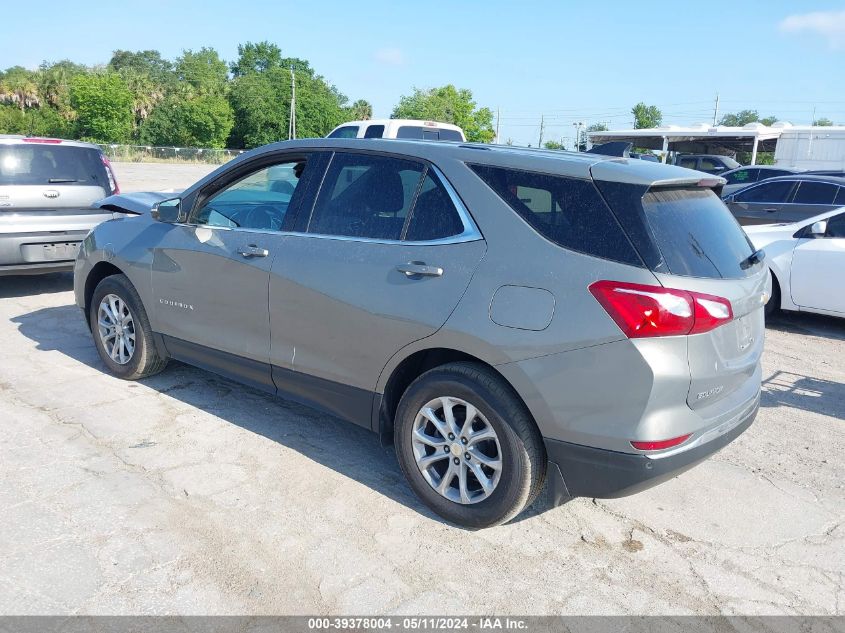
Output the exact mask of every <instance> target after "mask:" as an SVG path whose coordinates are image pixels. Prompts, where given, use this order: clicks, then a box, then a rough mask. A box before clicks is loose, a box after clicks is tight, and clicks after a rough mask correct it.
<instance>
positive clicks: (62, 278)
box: [0, 272, 73, 299]
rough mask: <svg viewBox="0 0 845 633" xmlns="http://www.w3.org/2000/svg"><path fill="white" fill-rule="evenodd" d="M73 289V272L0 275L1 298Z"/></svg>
mask: <svg viewBox="0 0 845 633" xmlns="http://www.w3.org/2000/svg"><path fill="white" fill-rule="evenodd" d="M68 290H73V273H70V272H67V273H49V274H46V275H10V276H8V277H6V276H3V277H0V299H11V298H13V297H26V296H29V295H42V294H48V293H54V292H67V291H68Z"/></svg>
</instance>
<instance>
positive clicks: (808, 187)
mask: <svg viewBox="0 0 845 633" xmlns="http://www.w3.org/2000/svg"><path fill="white" fill-rule="evenodd" d="M837 189H838V187H837V186H836V185H832V184H830V183H827V182H813V181H812V180H805V181H803V182H801V183H800V184H799V185H798V191H796V192H795V198H794V199H793V200H792V202H794V203H795V204H833V200H834V198H836V192H837Z"/></svg>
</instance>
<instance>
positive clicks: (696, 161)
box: [675, 154, 741, 174]
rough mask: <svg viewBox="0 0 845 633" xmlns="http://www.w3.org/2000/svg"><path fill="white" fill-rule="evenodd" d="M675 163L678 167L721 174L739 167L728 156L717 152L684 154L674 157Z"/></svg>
mask: <svg viewBox="0 0 845 633" xmlns="http://www.w3.org/2000/svg"><path fill="white" fill-rule="evenodd" d="M675 164H676V165H677V166H678V167H686V168H687V169H696V170H698V171H703V172H705V173H708V174H723V173H725V172H726V171H730V170H731V169H736V168H737V167H741V165H740V164H739V163H738V162H736V161H735V160H734V159H733V158H731V157H730V156H720V155H719V154H684V155H681V156H678V157H677V158H676V159H675Z"/></svg>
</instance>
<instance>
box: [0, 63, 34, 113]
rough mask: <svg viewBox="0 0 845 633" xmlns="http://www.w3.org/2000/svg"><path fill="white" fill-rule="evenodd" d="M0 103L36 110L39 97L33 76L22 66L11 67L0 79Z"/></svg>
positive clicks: (21, 108)
mask: <svg viewBox="0 0 845 633" xmlns="http://www.w3.org/2000/svg"><path fill="white" fill-rule="evenodd" d="M0 103H10V104H12V105H14V106H16V107H18V108H19V109H20V111H21V112H23V111H24V110H26V109H27V108H37V107H38V106H40V105H41V96H40V95H39V92H38V84H37V83H36V80H35V74H34V73H33V72H31V71H29V70H27V69H26V68H24V67H23V66H12V67H11V68H9V69H7V70H6V72H4V73H3V76H2V77H0Z"/></svg>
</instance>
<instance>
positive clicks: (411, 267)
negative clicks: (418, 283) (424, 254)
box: [396, 262, 443, 278]
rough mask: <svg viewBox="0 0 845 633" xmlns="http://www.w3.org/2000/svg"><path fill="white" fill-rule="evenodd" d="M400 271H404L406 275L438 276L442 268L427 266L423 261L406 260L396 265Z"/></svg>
mask: <svg viewBox="0 0 845 633" xmlns="http://www.w3.org/2000/svg"><path fill="white" fill-rule="evenodd" d="M396 270H398V271H399V272H400V273H405V275H407V276H408V277H411V278H414V277H440V275H442V274H443V269H442V268H440V267H439V266H429V265H428V264H426V263H425V262H408V263H407V264H399V265H398V266H397V267H396Z"/></svg>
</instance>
